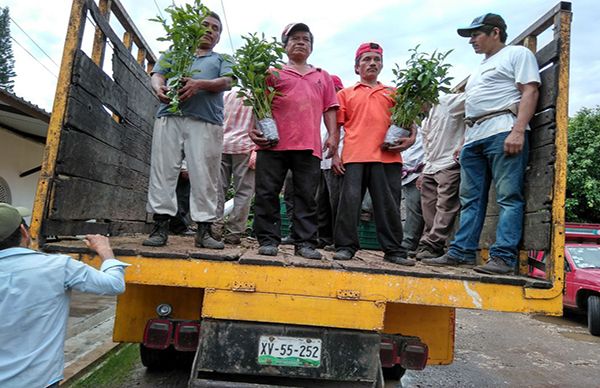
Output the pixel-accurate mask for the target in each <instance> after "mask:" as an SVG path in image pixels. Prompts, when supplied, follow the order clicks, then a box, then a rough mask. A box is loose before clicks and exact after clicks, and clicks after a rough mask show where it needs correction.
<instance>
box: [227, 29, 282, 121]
mask: <svg viewBox="0 0 600 388" xmlns="http://www.w3.org/2000/svg"><path fill="white" fill-rule="evenodd" d="M242 39H244V41H245V43H244V45H243V46H242V47H240V48H239V49H237V50H236V52H235V65H234V66H233V75H234V76H235V78H236V80H235V85H236V86H238V87H239V88H240V90H239V91H238V93H237V95H238V97H242V98H244V105H246V106H251V107H252V110H253V111H254V114H255V115H256V118H257V120H262V119H264V118H267V117H273V116H272V114H271V102H272V101H273V98H274V97H275V96H276V95H277V92H276V91H275V89H274V88H273V87H272V86H268V85H267V77H268V76H269V71H271V72H272V74H274V75H275V76H278V75H279V73H278V72H277V71H276V70H271V69H273V68H275V69H281V68H282V65H283V59H282V58H283V53H284V49H283V46H282V45H281V43H279V42H277V40H276V39H275V38H272V39H273V40H272V41H271V42H269V41H267V40H266V39H265V35H264V34H262V37H259V36H258V35H257V34H256V33H254V34H248V36H242Z"/></svg>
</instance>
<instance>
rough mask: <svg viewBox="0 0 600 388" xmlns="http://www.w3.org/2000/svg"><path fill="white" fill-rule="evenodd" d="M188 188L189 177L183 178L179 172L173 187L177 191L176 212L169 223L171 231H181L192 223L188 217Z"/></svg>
mask: <svg viewBox="0 0 600 388" xmlns="http://www.w3.org/2000/svg"><path fill="white" fill-rule="evenodd" d="M190 189H191V187H190V180H189V178H184V177H183V176H182V175H181V173H180V174H179V178H178V179H177V187H176V189H175V192H176V193H177V214H175V215H174V216H171V222H170V224H169V229H170V232H171V233H175V234H177V233H183V232H185V231H186V230H187V229H188V228H189V227H190V226H191V225H192V224H193V222H192V219H191V218H190Z"/></svg>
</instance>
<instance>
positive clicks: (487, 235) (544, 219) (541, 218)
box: [479, 210, 552, 251]
mask: <svg viewBox="0 0 600 388" xmlns="http://www.w3.org/2000/svg"><path fill="white" fill-rule="evenodd" d="M550 220H551V217H550V211H549V210H541V211H539V212H535V213H525V216H524V219H523V241H522V242H521V246H520V249H522V250H526V251H527V250H531V249H535V250H549V248H550V233H551V227H552V225H551V223H550ZM497 223H498V216H497V215H494V216H486V218H485V224H484V226H483V230H482V232H481V238H480V239H479V247H480V248H481V249H489V247H490V246H491V245H492V244H493V243H494V241H496V225H497Z"/></svg>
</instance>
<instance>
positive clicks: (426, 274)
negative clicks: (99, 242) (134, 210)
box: [43, 234, 552, 289]
mask: <svg viewBox="0 0 600 388" xmlns="http://www.w3.org/2000/svg"><path fill="white" fill-rule="evenodd" d="M146 237H147V236H146V235H141V234H138V235H132V236H127V237H111V239H110V242H111V245H112V247H113V251H114V253H115V255H116V256H117V257H131V256H138V257H144V258H155V259H157V260H169V259H189V260H209V261H222V262H224V261H226V262H237V263H239V264H240V265H259V266H275V267H297V268H316V269H330V270H334V271H349V272H361V273H369V274H388V275H399V276H411V277H417V278H438V279H454V280H466V281H476V282H482V283H493V284H504V285H513V286H522V287H529V288H540V289H548V288H551V287H552V283H550V282H548V281H545V280H542V279H537V278H533V277H528V276H518V275H511V276H507V275H486V274H480V273H477V272H475V271H473V270H472V269H470V268H452V267H431V266H426V265H423V264H421V263H420V262H417V264H416V265H415V266H414V267H407V266H402V265H398V264H393V263H389V262H387V261H385V260H383V252H381V251H375V250H359V251H358V252H357V253H356V255H355V256H354V258H353V259H352V260H349V261H337V260H333V258H332V256H333V252H328V251H325V250H319V251H320V252H321V253H322V254H323V259H321V260H310V259H305V258H303V257H300V256H295V255H294V248H293V246H291V245H281V246H280V247H279V255H278V256H273V257H270V256H261V255H259V254H258V252H257V249H258V244H257V242H256V240H254V239H250V238H247V239H244V240H243V241H242V243H241V244H240V245H226V246H225V249H224V250H222V251H219V250H211V249H203V248H196V247H194V238H193V237H182V236H170V237H169V242H168V244H167V245H166V246H164V247H146V246H143V245H142V241H143V240H144V239H145V238H146ZM43 250H44V251H46V252H49V253H50V252H52V253H66V254H78V253H90V251H89V249H88V248H87V247H86V246H85V244H84V243H83V242H82V241H80V240H75V239H74V240H62V241H55V242H48V243H46V244H45V245H44V247H43Z"/></svg>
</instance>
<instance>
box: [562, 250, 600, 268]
mask: <svg viewBox="0 0 600 388" xmlns="http://www.w3.org/2000/svg"><path fill="white" fill-rule="evenodd" d="M567 250H568V252H569V254H570V255H571V259H572V260H573V263H575V266H576V267H577V268H600V246H587V247H567Z"/></svg>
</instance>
